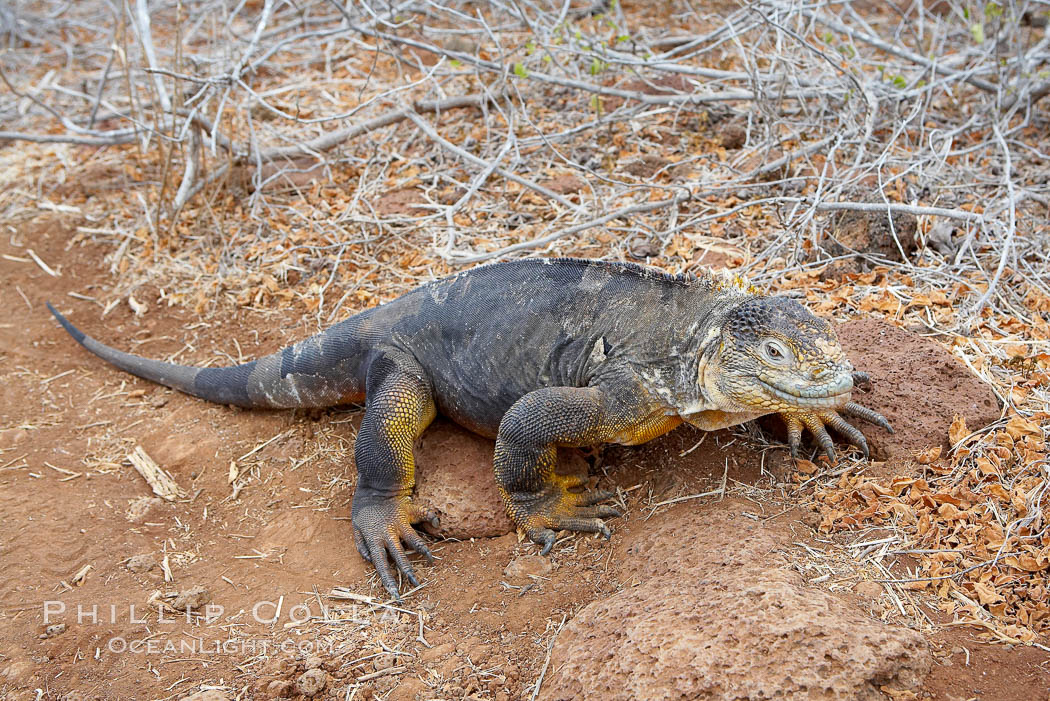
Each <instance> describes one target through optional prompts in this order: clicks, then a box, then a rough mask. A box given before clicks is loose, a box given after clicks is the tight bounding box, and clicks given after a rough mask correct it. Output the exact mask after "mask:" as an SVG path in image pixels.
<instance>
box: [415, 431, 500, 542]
mask: <svg viewBox="0 0 1050 701" xmlns="http://www.w3.org/2000/svg"><path fill="white" fill-rule="evenodd" d="M494 448H495V443H493V441H491V440H488V439H487V438H482V437H481V436H478V435H476V434H474V433H471V432H470V431H468V430H466V429H464V428H461V427H459V426H457V425H456V424H454V423H452V422H451V421H446V420H444V419H437V420H436V421H434V423H432V424H431V425H430V427H429V428H427V430H426V431H424V432H423V436H422V437H421V438H420V440H419V444H418V446H417V448H416V496H415V499H416V500H417V501H418V502H419V503H420V504H425V505H426V506H428V507H430V508H432V509H433V510H434V511H436V512H437V514H438V518H439V519H440V521H441V523H440V524H439V526H438V527H437V528H432V527H431V526H430V525H429V524H425V525H424V529H425V530H426V531H428V532H430V533H432V534H434V535H439V536H444V537H446V538H460V539H466V538H486V537H495V536H501V535H505V534H507V533H510V532H511V531H513V530H514V523H513V522H512V521H511V520H510V518H509V517H508V516H507V510H506V506H504V504H503V500H502V499H501V498H500V495H499V490H498V489H497V488H496V477H495V475H494V474H493V472H492V453H493V450H494Z"/></svg>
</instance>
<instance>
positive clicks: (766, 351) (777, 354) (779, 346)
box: [762, 339, 791, 365]
mask: <svg viewBox="0 0 1050 701" xmlns="http://www.w3.org/2000/svg"><path fill="white" fill-rule="evenodd" d="M762 355H764V356H765V359H766V360H768V361H769V362H770V363H772V364H773V365H787V364H788V363H789V362H790V357H791V353H790V351H788V349H787V346H785V345H784V344H783V343H781V342H780V341H776V340H773V339H768V340H766V341H764V342H763V343H762Z"/></svg>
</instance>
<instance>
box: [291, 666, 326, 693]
mask: <svg viewBox="0 0 1050 701" xmlns="http://www.w3.org/2000/svg"><path fill="white" fill-rule="evenodd" d="M327 685H328V675H327V674H325V673H324V670H321V669H308V670H306V671H305V672H303V673H302V674H301V675H299V679H297V680H296V682H295V688H296V689H297V690H298V691H299V693H300V694H302V695H303V696H306V697H307V698H313V697H314V696H317V695H318V694H320V693H321V692H322V691H324V688H325V686H327Z"/></svg>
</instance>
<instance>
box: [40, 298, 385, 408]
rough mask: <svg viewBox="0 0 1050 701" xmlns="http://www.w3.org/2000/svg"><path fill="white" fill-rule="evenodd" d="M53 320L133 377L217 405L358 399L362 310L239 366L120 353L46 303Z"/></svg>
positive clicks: (363, 351)
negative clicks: (211, 365) (195, 363)
mask: <svg viewBox="0 0 1050 701" xmlns="http://www.w3.org/2000/svg"><path fill="white" fill-rule="evenodd" d="M47 308H48V309H50V310H51V313H52V314H54V316H55V318H56V319H58V323H60V324H62V326H63V328H65V330H66V331H68V332H69V335H70V336H72V337H73V338H74V339H75V340H76V341H77V343H79V344H80V345H82V346H84V348H86V349H88V350H89V351H91V352H92V353H94V354H95V355H97V356H98V357H100V358H102V359H103V360H105V361H107V362H109V363H110V364H112V365H115V366H116V367H118V368H120V369H121V370H124V371H125V372H129V373H131V374H132V375H135V376H136V377H141V378H143V379H145V380H150V381H152V382H156V383H158V384H162V385H165V386H167V387H171V388H172V389H177V390H179V391H181V392H185V393H186V394H189V395H192V396H194V397H200V398H201V399H206V400H208V401H209V402H216V403H218V404H232V405H234V406H241V407H260V408H274V409H280V408H293V407H326V406H335V405H337V404H348V403H352V402H361V401H363V400H364V396H365V381H364V374H365V368H367V361H368V358H369V355H370V353H369V348H370V346H371V344H370V343H369V340H370V339H368V338H367V336H368V335H369V334H367V333H365V334H362V333H361V331H364V329H362V328H361V327H362V326H366V325H367V320H366V319H364V318H363V317H366V316H367V312H366V313H364V314H360V315H358V316H356V317H353V318H350V319H347V320H346V321H343V322H341V323H339V324H336V325H335V326H333V327H331V328H330V329H328V330H326V331H324V332H323V333H319V334H317V335H316V336H312V337H310V338H308V339H306V340H304V341H301V342H299V343H297V344H295V345H294V346H289V347H288V348H285V349H283V350H281V351H278V352H277V353H274V354H273V355H268V356H266V357H264V358H259V359H258V360H253V361H251V362H249V363H244V364H242V365H233V366H229V367H220V368H195V367H190V366H187V365H176V364H174V363H165V362H162V361H159V360H150V359H149V358H143V357H141V356H137V355H132V354H131V353H124V352H122V351H119V350H116V349H115V348H110V347H109V346H107V345H105V344H103V343H100V342H98V341H96V340H95V339H94V338H91V337H90V336H88V335H87V334H85V333H84V332H83V331H81V330H80V329H78V328H77V327H75V326H73V324H72V323H70V322H69V320H68V319H66V318H65V317H64V316H62V315H61V314H60V313H59V312H58V310H56V309H55V308H54V307H53V306H51V303H50V302H49V303H48V304H47Z"/></svg>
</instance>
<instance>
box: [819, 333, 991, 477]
mask: <svg viewBox="0 0 1050 701" xmlns="http://www.w3.org/2000/svg"><path fill="white" fill-rule="evenodd" d="M835 332H836V333H837V334H838V337H839V341H840V342H841V343H842V347H843V348H845V350H846V354H847V355H848V356H849V359H850V361H851V362H852V363H853V365H854V367H856V368H857V369H858V370H863V371H865V372H867V373H868V374H869V375H871V380H872V387H871V391H870V392H865V391H856V392H854V393H853V399H854V401H856V402H858V403H860V404H863V405H864V406H867V407H871V408H872V409H875V410H876V411H878V412H879V413H881V414H882V415H883V416H885V417H886V418H887V419H888V420H889V422H890V425H891V426H893V429H894V431H895V433H893V434H890V433H888V432H886V431H884V430H882V429H880V428H875V427H874V426H871V425H870V424H864V423H863V422H860V423H858V424H857V425H859V426H860V427H861V429H862V430H863V431H864V434H865V435H866V436H868V441H869V443H871V444H872V447H873V448H874V449H875V452H876V457H880V458H885V457H894V456H903V455H906V454H910V453H913V452H916V451H920V450H923V449H925V448H929V447H931V446H936V445H939V446H943V447H944V448H947V447H948V427H949V426H950V425H951V423H952V419H953V418H954V417H955V416H962V417H963V418H964V419H966V425H967V426H969V427H970V429H971V430H972V429H976V428H981V427H982V426H987V425H988V424H990V423H991V422H993V421H995V420H996V419H998V418H999V400H998V399H997V398H996V396H995V394H994V393H993V392H992V390H991V389H990V388H989V387H988V385H986V384H984V383H983V382H982V381H981V380H980V379H979V378H978V377H977V376H976V375H974V374H973V372H971V371H970V369H969V368H967V367H966V366H965V365H963V364H962V363H961V362H960V361H958V360H956V359H955V357H954V356H953V355H952V354H951V353H949V352H948V351H947V350H945V349H944V348H943V347H941V346H939V345H937V344H936V343H934V342H933V341H931V340H929V339H927V338H923V337H922V336H919V335H918V334H914V333H911V332H909V331H905V330H904V329H900V328H897V327H896V326H893V325H891V324H888V323H886V322H885V321H881V320H879V319H858V320H855V321H848V322H846V323H844V324H839V325H838V326H836V327H835ZM855 423H857V422H855Z"/></svg>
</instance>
